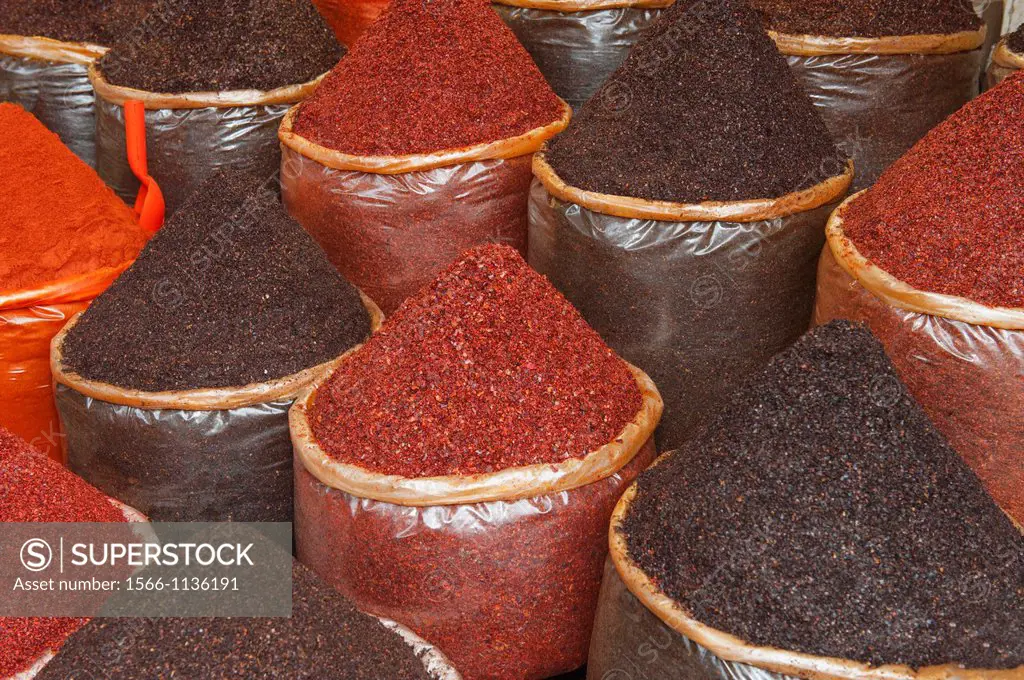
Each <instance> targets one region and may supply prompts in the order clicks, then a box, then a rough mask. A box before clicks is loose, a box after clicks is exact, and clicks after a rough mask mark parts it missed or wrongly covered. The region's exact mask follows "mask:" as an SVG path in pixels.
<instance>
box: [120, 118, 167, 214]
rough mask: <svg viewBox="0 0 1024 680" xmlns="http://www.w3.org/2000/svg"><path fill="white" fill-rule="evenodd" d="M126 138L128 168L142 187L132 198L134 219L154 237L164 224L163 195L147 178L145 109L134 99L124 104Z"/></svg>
mask: <svg viewBox="0 0 1024 680" xmlns="http://www.w3.org/2000/svg"><path fill="white" fill-rule="evenodd" d="M124 121H125V139H126V140H127V147H128V165H129V166H131V169H132V172H133V173H134V174H135V176H136V177H137V178H138V179H139V182H141V184H142V186H140V187H139V193H138V195H137V196H136V197H135V216H136V217H137V218H138V220H139V225H140V226H141V227H142V228H143V229H145V230H146V231H147V232H149V233H150V234H155V233H156V232H157V231H159V230H160V227H162V226H163V224H164V195H163V192H161V191H160V187H159V186H158V185H157V183H156V180H155V179H153V178H152V177H150V176H149V164H148V162H147V161H146V106H145V104H143V103H142V102H141V101H139V100H137V99H132V100H129V101H127V102H125V104H124Z"/></svg>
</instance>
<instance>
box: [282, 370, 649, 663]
mask: <svg viewBox="0 0 1024 680" xmlns="http://www.w3.org/2000/svg"><path fill="white" fill-rule="evenodd" d="M632 371H633V374H634V376H635V377H636V380H637V384H638V386H639V387H640V389H641V392H642V395H643V404H642V407H641V409H640V411H639V412H638V413H637V416H636V417H635V419H634V420H633V421H632V422H630V423H628V424H627V425H626V427H625V428H624V430H623V432H622V434H621V435H620V436H618V437H617V438H616V439H615V440H614V441H612V442H611V443H609V444H607V445H605V446H603V447H601V448H599V449H598V450H596V451H594V452H592V453H591V454H590V455H588V456H587V457H586V458H583V459H571V460H569V461H568V462H566V463H563V464H559V465H535V466H531V467H524V468H515V469H509V470H504V471H501V472H497V473H493V474H485V475H471V476H465V477H429V478H422V479H410V478H405V477H398V476H388V475H382V474H376V473H373V472H369V471H367V470H365V469H363V468H360V467H356V466H353V465H348V464H344V463H340V462H338V461H337V460H335V459H332V458H331V457H330V456H328V454H327V453H326V452H325V451H324V450H323V449H321V448H320V446H319V445H318V444H317V442H316V440H315V438H314V435H313V433H312V431H311V429H310V425H309V420H308V410H309V408H310V406H311V405H312V403H313V401H314V400H315V398H316V390H315V389H314V390H311V392H310V393H309V394H308V395H307V396H306V397H304V398H303V399H300V400H299V401H298V402H296V405H295V406H294V407H293V409H292V412H291V429H292V439H293V441H294V444H295V508H296V512H295V529H296V534H295V535H296V546H297V550H298V556H299V559H300V560H301V561H302V562H304V563H305V564H307V565H308V566H310V567H311V568H312V569H313V570H314V571H316V572H318V573H319V574H320V575H321V576H322V577H323V578H325V579H326V580H327V581H328V582H330V583H332V584H333V585H334V586H335V587H336V588H338V589H339V590H340V591H341V592H342V593H344V594H346V595H348V596H349V597H350V598H352V599H353V600H354V601H355V602H356V603H357V605H358V606H359V607H360V608H361V609H363V610H365V611H369V612H371V613H374V614H377V615H379V616H385V617H388V618H394V619H396V620H400V621H402V622H403V623H404V624H405V625H407V626H409V627H410V628H412V629H413V630H414V631H416V632H417V633H418V634H420V635H422V636H423V637H424V638H426V639H428V640H430V641H431V642H432V643H433V644H436V645H437V646H438V647H439V648H440V649H442V650H444V652H445V653H446V654H447V655H448V656H449V657H450V658H451V659H452V662H453V663H454V664H455V666H456V667H457V668H458V669H459V670H460V671H461V672H462V674H463V676H464V677H465V678H467V680H482V679H486V678H493V679H495V680H497V679H503V678H509V677H515V678H522V679H523V680H539V679H540V678H547V677H550V676H553V675H557V674H559V673H563V672H567V671H570V670H573V669H575V668H578V667H579V666H582V665H583V663H584V662H585V661H586V655H587V648H588V645H589V640H590V630H591V624H592V621H593V615H594V607H595V604H596V598H597V594H598V587H599V583H600V574H601V568H602V564H603V561H604V558H605V545H606V542H607V528H608V519H609V517H610V515H611V511H612V508H613V507H614V505H615V503H616V501H617V500H618V498H619V496H620V495H621V494H622V492H623V490H624V489H625V488H626V487H627V486H629V484H631V483H632V480H633V479H635V478H636V476H637V475H638V474H639V473H640V472H641V471H642V470H643V469H644V468H646V467H647V465H648V464H649V463H650V462H651V460H653V458H654V444H653V439H652V436H651V435H652V433H653V431H654V428H655V426H656V425H657V422H658V419H659V417H660V414H661V399H660V397H659V395H658V392H657V390H656V389H655V387H654V385H653V383H652V382H651V381H650V379H649V378H648V377H647V376H646V375H645V374H643V373H642V372H641V371H639V370H638V369H632Z"/></svg>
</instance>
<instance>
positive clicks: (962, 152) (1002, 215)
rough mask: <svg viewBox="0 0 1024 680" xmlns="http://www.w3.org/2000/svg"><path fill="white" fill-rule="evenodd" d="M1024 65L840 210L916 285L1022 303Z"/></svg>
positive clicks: (888, 265)
mask: <svg viewBox="0 0 1024 680" xmlns="http://www.w3.org/2000/svg"><path fill="white" fill-rule="evenodd" d="M1021 111H1024V73H1017V74H1014V75H1013V76H1011V77H1010V78H1007V79H1006V80H1005V81H1004V82H1003V83H1002V84H1001V85H999V86H998V87H996V88H994V89H992V90H990V91H989V92H987V93H986V94H985V95H983V96H981V97H980V98H978V99H975V100H974V101H973V102H971V103H969V104H967V105H966V106H965V107H964V108H962V109H960V111H958V112H957V113H955V114H953V115H952V116H951V117H950V118H948V119H947V120H946V121H945V122H944V123H942V125H940V126H939V127H937V128H935V129H934V130H932V132H930V133H929V134H928V135H927V136H926V137H925V138H924V139H922V140H921V141H920V142H919V143H918V144H917V145H916V146H914V148H912V149H911V150H910V151H909V152H907V154H906V155H905V156H903V158H901V159H900V160H899V161H897V162H896V163H895V164H894V165H893V166H892V167H891V168H890V169H889V170H888V171H887V172H886V173H885V174H884V175H882V177H881V178H880V179H879V181H878V183H877V184H876V185H875V186H874V188H872V189H871V190H869V191H868V192H867V193H866V194H864V195H863V196H861V197H860V198H859V199H858V200H856V201H854V202H853V203H852V204H851V205H850V207H849V210H848V212H847V214H846V223H845V231H846V235H847V236H848V237H849V238H850V240H851V241H853V243H854V244H855V245H856V246H857V248H858V249H859V250H860V251H861V253H862V254H863V255H864V256H865V257H867V258H868V259H870V260H872V261H873V262H874V263H875V264H877V265H878V266H879V267H881V268H882V269H884V270H886V271H888V272H889V273H890V274H892V275H893V276H895V277H896V278H898V279H901V280H903V281H905V282H906V283H909V284H910V285H912V286H914V287H915V288H918V289H921V290H926V291H931V292H935V293H943V294H946V295H956V296H959V297H964V298H969V299H971V300H974V301H975V302H979V303H982V304H986V305H990V306H994V307H1024V127H1022V126H1021V124H1020V112H1021Z"/></svg>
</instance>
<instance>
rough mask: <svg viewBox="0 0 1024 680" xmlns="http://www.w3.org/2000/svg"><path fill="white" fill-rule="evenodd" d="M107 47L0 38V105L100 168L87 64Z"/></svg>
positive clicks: (47, 39) (8, 37)
mask: <svg viewBox="0 0 1024 680" xmlns="http://www.w3.org/2000/svg"><path fill="white" fill-rule="evenodd" d="M106 51H107V50H106V48H105V47H100V46H99V45H90V44H87V43H68V42H61V41H58V40H51V39H49V38H30V37H25V36H17V35H0V101H7V102H13V103H15V104H20V105H21V106H22V107H24V108H25V109H26V110H28V111H29V112H30V113H32V114H33V115H34V116H35V117H36V118H38V119H39V120H40V122H42V123H43V125H45V126H46V127H48V128H49V129H50V130H52V131H53V132H55V133H57V135H58V136H59V137H60V139H61V141H62V142H64V144H66V145H67V146H68V148H70V149H71V150H72V151H74V152H75V155H76V156H78V157H79V158H81V159H82V160H83V161H85V162H86V163H88V164H89V165H92V166H95V165H96V112H95V108H94V105H93V103H94V96H93V90H92V85H91V84H90V83H89V65H90V64H91V63H92V62H93V60H95V59H98V58H99V57H102V56H103V55H104V54H105V53H106Z"/></svg>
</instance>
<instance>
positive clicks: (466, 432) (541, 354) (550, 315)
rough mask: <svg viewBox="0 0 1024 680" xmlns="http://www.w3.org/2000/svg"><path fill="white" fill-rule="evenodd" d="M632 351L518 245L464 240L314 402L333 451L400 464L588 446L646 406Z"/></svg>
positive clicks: (401, 469) (449, 469)
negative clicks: (614, 345) (612, 339)
mask: <svg viewBox="0 0 1024 680" xmlns="http://www.w3.org/2000/svg"><path fill="white" fill-rule="evenodd" d="M641 401H642V399H641V395H640V390H639V388H638V387H637V384H636V381H635V379H634V378H633V375H632V373H630V371H629V369H628V368H627V366H626V364H625V362H623V361H622V360H621V359H620V358H619V357H618V356H617V355H616V354H615V353H614V352H613V351H612V350H611V349H609V348H608V346H607V345H605V344H604V342H603V341H602V340H601V338H600V337H599V336H598V334H597V333H596V332H595V331H594V330H593V329H591V328H590V327H589V326H588V325H587V323H586V322H585V321H584V320H583V317H582V316H580V314H579V312H577V311H576V310H575V309H574V308H573V307H572V305H570V304H569V302H568V301H567V300H566V299H565V298H564V297H562V295H561V294H560V293H558V291H556V290H555V288H554V287H553V286H552V285H551V283H550V282H549V281H548V280H547V279H546V278H544V277H543V276H541V275H540V274H537V273H536V272H534V271H533V270H532V269H530V267H529V266H528V265H527V264H526V262H524V261H523V259H522V257H521V256H520V255H519V253H518V252H516V251H515V250H514V249H513V248H510V247H508V246H498V245H488V246H482V247H479V248H476V249H474V250H471V251H469V252H468V253H467V254H465V255H464V256H463V258H462V259H461V260H459V261H458V262H456V263H455V264H453V265H452V266H450V267H449V268H448V269H447V270H446V271H444V272H443V273H442V274H441V275H440V276H439V277H438V278H437V279H436V280H435V281H434V283H433V284H431V285H430V286H428V287H427V288H425V289H424V290H423V291H421V292H420V293H419V294H418V295H417V296H415V297H413V298H411V299H409V300H408V301H406V302H405V303H404V304H403V305H402V306H401V307H400V308H399V310H398V311H397V312H396V313H395V314H394V315H393V316H392V317H391V318H390V319H389V320H388V321H387V322H386V323H385V325H384V328H383V329H382V330H381V331H380V332H379V333H378V334H376V335H375V336H373V337H372V338H371V339H370V341H369V342H367V344H366V345H365V346H364V347H363V348H362V349H361V350H359V351H358V352H356V353H355V354H354V355H353V356H352V357H351V358H350V359H349V360H348V361H346V362H344V363H343V364H342V366H341V367H340V368H339V369H338V370H337V371H336V372H335V373H334V375H333V376H331V378H330V379H329V380H328V381H327V382H326V383H325V384H324V386H323V387H322V388H321V389H320V392H319V394H318V396H317V399H316V401H315V403H314V406H313V409H312V414H311V415H312V418H311V420H312V426H313V432H314V434H315V435H316V437H317V439H318V440H319V442H320V445H321V446H322V447H323V448H324V449H325V450H326V451H327V453H328V454H329V455H331V456H332V457H334V458H336V459H338V460H341V461H343V462H346V463H351V464H354V465H358V466H360V467H362V468H365V469H369V470H373V471H375V472H379V473H383V474H395V475H401V476H404V477H430V476H438V475H467V474H478V473H489V472H495V471H498V470H504V469H508V468H512V467H520V466H524V465H533V464H540V463H560V462H563V461H565V460H568V459H570V458H581V457H583V456H585V455H586V454H587V453H589V452H591V451H593V450H595V449H597V448H598V447H600V446H602V445H604V444H606V443H608V442H610V441H611V440H613V439H614V438H615V437H616V436H617V435H618V434H619V433H620V432H621V431H622V429H623V427H624V426H625V425H626V423H627V422H629V421H631V420H632V419H633V418H635V417H636V414H637V412H638V411H639V409H640V406H641Z"/></svg>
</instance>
